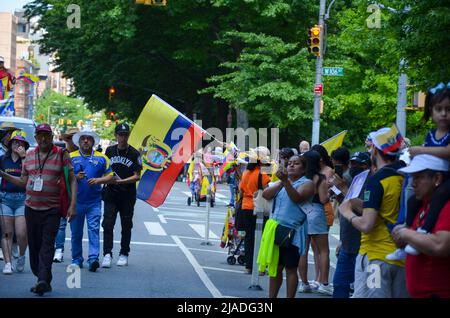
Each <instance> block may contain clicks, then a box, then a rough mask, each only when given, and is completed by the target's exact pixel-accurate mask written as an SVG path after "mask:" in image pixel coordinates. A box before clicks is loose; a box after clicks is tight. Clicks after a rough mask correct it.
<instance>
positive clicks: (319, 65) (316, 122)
mask: <svg viewBox="0 0 450 318" xmlns="http://www.w3.org/2000/svg"><path fill="white" fill-rule="evenodd" d="M325 7H326V0H320V10H319V26H320V39H321V40H320V56H318V57H317V59H316V82H315V84H316V86H317V85H319V84H321V83H322V72H323V54H324V52H323V49H324V42H325V39H324V35H325V33H324V17H325ZM321 99H322V94H321V93H314V117H313V128H312V138H311V142H312V143H311V144H312V145H316V144H318V143H319V135H320V100H321Z"/></svg>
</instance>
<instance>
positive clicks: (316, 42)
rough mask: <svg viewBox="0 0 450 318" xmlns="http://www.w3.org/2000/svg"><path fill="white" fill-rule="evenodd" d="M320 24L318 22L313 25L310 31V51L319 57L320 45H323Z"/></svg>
mask: <svg viewBox="0 0 450 318" xmlns="http://www.w3.org/2000/svg"><path fill="white" fill-rule="evenodd" d="M320 31H321V30H320V26H318V25H317V24H316V25H315V26H313V27H312V28H311V29H309V31H308V36H309V39H308V45H309V47H308V52H309V53H312V54H314V55H315V56H317V57H320V45H321V40H322V39H321V37H320V35H321V34H320V33H321V32H320Z"/></svg>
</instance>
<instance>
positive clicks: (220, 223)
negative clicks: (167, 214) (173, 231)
mask: <svg viewBox="0 0 450 318" xmlns="http://www.w3.org/2000/svg"><path fill="white" fill-rule="evenodd" d="M166 220H172V221H181V222H199V223H205V220H192V219H190V220H189V219H179V218H166ZM209 224H219V225H223V222H211V221H210V222H209ZM203 232H205V229H203Z"/></svg>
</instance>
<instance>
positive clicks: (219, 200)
mask: <svg viewBox="0 0 450 318" xmlns="http://www.w3.org/2000/svg"><path fill="white" fill-rule="evenodd" d="M181 192H182V193H184V194H185V195H187V196H188V197H192V194H191V193H190V192H189V191H181ZM223 198H225V199H226V198H227V197H226V196H224V195H223V194H220V193H217V192H216V202H221V203H228V202H227V201H226V200H223Z"/></svg>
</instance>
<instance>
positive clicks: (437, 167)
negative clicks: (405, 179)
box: [398, 155, 449, 174]
mask: <svg viewBox="0 0 450 318" xmlns="http://www.w3.org/2000/svg"><path fill="white" fill-rule="evenodd" d="M424 170H433V171H443V172H447V171H448V170H449V163H448V160H446V159H442V158H439V157H436V156H432V155H417V156H415V157H414V158H413V159H412V160H411V163H410V164H409V166H407V167H405V168H402V169H399V170H398V172H400V173H404V174H409V173H416V172H420V171H424Z"/></svg>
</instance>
